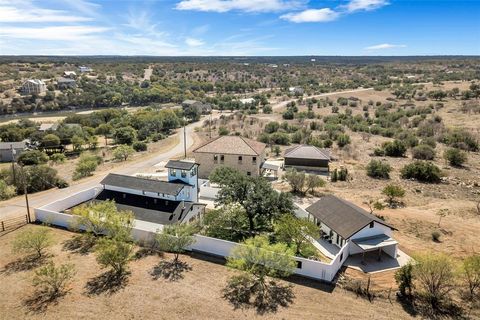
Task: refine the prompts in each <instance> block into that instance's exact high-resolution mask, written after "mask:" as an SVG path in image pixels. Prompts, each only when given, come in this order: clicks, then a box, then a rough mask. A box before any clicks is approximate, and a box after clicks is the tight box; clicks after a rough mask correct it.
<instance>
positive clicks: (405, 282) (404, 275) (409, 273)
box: [395, 263, 414, 297]
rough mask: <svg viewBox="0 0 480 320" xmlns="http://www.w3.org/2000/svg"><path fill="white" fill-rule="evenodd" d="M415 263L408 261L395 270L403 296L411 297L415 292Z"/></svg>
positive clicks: (396, 280)
mask: <svg viewBox="0 0 480 320" xmlns="http://www.w3.org/2000/svg"><path fill="white" fill-rule="evenodd" d="M413 280H414V277H413V264H412V263H407V264H406V265H404V266H402V267H401V268H400V269H398V271H396V272H395V282H396V283H397V285H398V289H399V290H400V294H401V295H402V296H404V297H405V296H406V297H410V296H412V294H413Z"/></svg>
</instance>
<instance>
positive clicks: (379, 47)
mask: <svg viewBox="0 0 480 320" xmlns="http://www.w3.org/2000/svg"><path fill="white" fill-rule="evenodd" d="M405 47H406V45H404V44H391V43H382V44H377V45H374V46H370V47H366V48H365V50H384V49H393V48H405Z"/></svg>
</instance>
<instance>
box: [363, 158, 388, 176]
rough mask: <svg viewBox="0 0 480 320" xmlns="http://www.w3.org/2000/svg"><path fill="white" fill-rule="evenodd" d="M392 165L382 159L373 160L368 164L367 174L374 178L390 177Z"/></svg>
mask: <svg viewBox="0 0 480 320" xmlns="http://www.w3.org/2000/svg"><path fill="white" fill-rule="evenodd" d="M391 170H392V167H391V166H390V165H389V164H388V163H386V162H383V161H380V160H371V161H370V162H369V163H368V165H367V175H368V176H369V177H372V178H381V179H388V178H390V171H391Z"/></svg>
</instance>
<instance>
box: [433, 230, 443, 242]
mask: <svg viewBox="0 0 480 320" xmlns="http://www.w3.org/2000/svg"><path fill="white" fill-rule="evenodd" d="M441 236H442V234H441V233H440V232H439V231H436V230H435V231H433V232H432V240H433V241H435V242H440V237H441Z"/></svg>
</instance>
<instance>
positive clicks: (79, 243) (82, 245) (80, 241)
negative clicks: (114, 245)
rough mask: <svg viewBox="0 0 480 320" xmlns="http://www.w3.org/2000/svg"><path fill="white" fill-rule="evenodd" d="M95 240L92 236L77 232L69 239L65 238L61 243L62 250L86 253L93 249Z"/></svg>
mask: <svg viewBox="0 0 480 320" xmlns="http://www.w3.org/2000/svg"><path fill="white" fill-rule="evenodd" d="M95 241H96V239H95V237H94V236H90V235H86V234H79V235H76V236H74V237H72V238H71V239H68V240H65V241H64V242H63V243H62V244H63V250H65V251H70V252H73V253H78V254H81V255H87V254H89V253H90V252H92V251H93V247H94V246H95Z"/></svg>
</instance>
